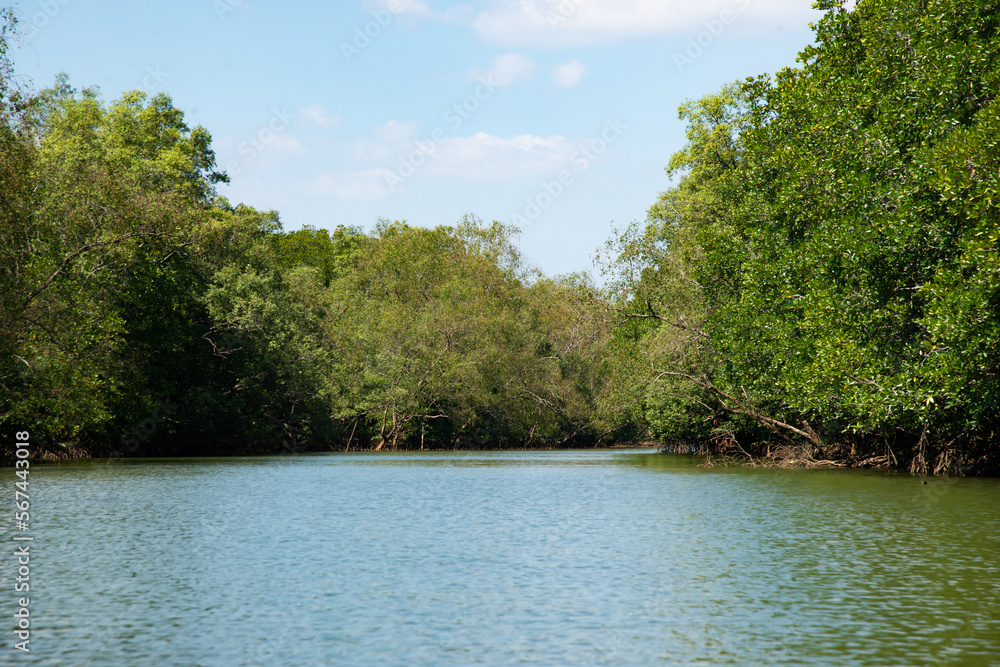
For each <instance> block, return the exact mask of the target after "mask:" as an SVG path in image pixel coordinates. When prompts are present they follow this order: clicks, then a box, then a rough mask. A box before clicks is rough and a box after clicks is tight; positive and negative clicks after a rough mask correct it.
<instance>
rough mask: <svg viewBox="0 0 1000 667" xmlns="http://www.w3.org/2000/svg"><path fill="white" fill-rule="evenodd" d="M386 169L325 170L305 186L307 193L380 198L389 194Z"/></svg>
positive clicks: (346, 197)
mask: <svg viewBox="0 0 1000 667" xmlns="http://www.w3.org/2000/svg"><path fill="white" fill-rule="evenodd" d="M389 174H391V172H390V171H389V170H387V169H364V170H362V171H357V172H354V173H340V174H338V173H334V172H331V171H325V172H323V173H322V174H320V175H319V176H318V177H316V179H315V180H313V181H312V182H311V183H309V184H307V185H306V187H305V190H306V192H308V193H309V194H316V195H326V196H333V197H336V198H338V199H380V198H382V197H385V196H387V195H389V194H390V191H389V186H388V185H387V184H386V183H387V178H386V177H387V176H388V175H389Z"/></svg>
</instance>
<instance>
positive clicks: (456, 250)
mask: <svg viewBox="0 0 1000 667" xmlns="http://www.w3.org/2000/svg"><path fill="white" fill-rule="evenodd" d="M820 6H821V7H822V8H823V9H825V10H826V15H825V17H824V18H823V19H822V20H821V21H820V22H819V24H818V25H817V26H816V27H815V30H816V40H815V43H814V44H813V45H812V46H810V47H808V48H806V49H805V50H804V51H803V52H802V54H801V55H800V59H799V65H798V66H797V67H795V68H788V69H785V70H782V71H781V72H779V73H778V74H777V75H775V76H774V77H767V76H765V77H759V78H754V79H749V80H747V81H744V82H742V83H738V84H732V85H730V86H726V87H725V88H723V89H722V90H720V91H718V92H717V93H714V94H711V95H708V96H706V97H704V98H703V99H701V100H698V101H693V102H689V103H687V104H685V105H684V106H682V107H681V109H680V117H681V118H682V119H684V120H686V121H687V123H688V142H687V145H686V146H685V147H684V148H683V149H682V150H681V151H679V152H678V153H677V154H675V155H674V156H673V157H672V158H671V159H670V163H669V165H668V167H667V173H668V175H670V176H671V177H672V178H673V179H674V180H673V183H674V185H673V186H672V187H671V188H670V189H669V190H667V191H666V192H664V193H663V194H662V195H661V196H660V197H659V199H658V200H657V201H656V203H655V204H654V205H653V206H652V208H651V209H650V211H649V215H648V218H647V220H646V221H645V223H642V224H634V225H632V226H631V227H629V228H628V229H625V230H622V231H621V232H619V233H616V234H615V236H614V237H613V238H612V239H611V240H610V241H609V242H608V244H607V247H606V248H605V251H604V252H603V253H602V255H601V264H602V270H603V271H604V272H605V275H606V283H605V285H604V286H603V287H601V288H598V287H596V286H595V285H594V284H593V283H592V282H591V281H590V279H589V278H588V277H587V276H585V275H581V276H569V277H565V278H560V279H550V278H546V277H545V276H543V275H541V274H540V273H539V272H537V271H535V270H532V269H531V268H530V267H529V266H527V265H526V264H525V263H524V261H522V259H521V257H520V256H519V254H518V252H517V250H516V247H515V245H514V243H513V239H514V235H515V234H516V230H514V229H512V228H509V227H506V226H504V225H501V224H499V223H493V224H491V225H484V224H483V223H482V222H481V221H479V220H477V219H475V218H473V217H471V216H469V217H467V218H465V219H463V220H462V221H460V222H459V223H457V224H455V225H453V226H443V227H438V228H435V229H418V228H413V227H409V226H407V225H406V224H405V223H402V222H390V221H381V222H380V223H379V224H378V225H377V226H376V228H375V229H374V230H373V231H372V232H371V233H364V232H363V231H362V230H360V229H357V228H350V227H343V226H336V227H335V228H334V230H333V231H332V232H328V231H325V230H322V229H316V228H312V227H307V228H305V229H302V230H298V231H293V232H285V231H283V230H282V227H281V224H280V221H279V218H278V215H277V213H275V212H273V211H257V210H254V209H252V208H250V207H247V206H243V205H236V206H234V205H232V204H230V203H229V202H228V201H226V199H224V198H223V197H220V196H219V195H218V193H217V192H216V189H215V188H216V186H217V185H218V184H219V183H223V182H226V181H227V177H226V176H225V174H223V173H221V172H219V171H218V170H217V169H216V165H215V155H214V153H213V151H212V147H211V137H210V135H209V134H208V132H207V131H206V130H205V129H204V128H201V127H195V128H189V127H188V126H187V125H186V124H185V122H184V118H183V114H182V113H181V112H180V111H179V110H177V109H176V108H174V107H173V105H172V103H171V101H170V99H169V98H168V97H167V96H165V95H158V96H156V97H153V98H152V99H147V98H146V96H145V95H143V94H141V93H138V92H133V93H128V94H126V95H125V96H123V97H122V98H121V99H119V100H117V101H114V102H111V103H105V102H103V101H102V100H101V99H100V97H99V95H98V94H97V91H95V90H87V89H85V90H82V91H76V90H74V89H73V88H72V87H70V85H69V83H68V82H67V81H66V80H65V79H64V78H60V79H59V80H58V81H57V82H56V85H55V86H54V87H53V88H51V89H47V90H43V91H41V92H39V93H31V94H29V93H27V92H24V91H22V90H20V89H19V88H18V87H17V86H16V85H14V83H13V82H14V81H15V79H14V78H13V73H12V71H11V69H10V66H9V62H8V61H7V60H6V58H5V57H3V56H4V53H0V70H2V71H0V80H2V84H0V113H2V116H3V117H2V122H0V225H2V226H0V254H2V255H3V258H2V262H0V364H2V366H0V392H2V393H0V424H2V425H4V426H5V427H8V428H10V427H29V426H30V427H31V428H32V429H33V430H34V431H35V432H37V433H40V434H42V435H43V436H44V437H45V438H46V441H47V442H49V443H51V445H50V446H51V447H53V448H66V449H68V450H69V451H71V452H73V453H77V454H81V455H93V456H113V455H126V456H128V455H168V454H169V455H202V454H216V453H237V452H274V451H302V450H303V449H308V448H318V449H327V450H328V449H345V448H352V449H353V448H372V449H386V448H427V449H432V448H459V447H461V448H468V447H523V446H587V445H595V444H610V443H615V442H621V441H627V442H635V441H639V440H644V439H652V440H654V441H656V442H660V443H664V444H665V445H666V446H667V448H668V449H672V450H674V451H686V452H701V453H712V454H725V455H733V456H738V457H741V458H744V459H745V458H749V459H751V460H753V461H758V460H760V459H765V460H768V461H784V462H796V463H800V464H802V463H804V464H810V463H818V462H826V463H833V464H838V465H873V466H888V467H895V468H900V469H909V470H912V471H914V472H918V473H928V472H933V473H947V474H967V473H974V472H975V473H983V472H997V470H998V463H1000V438H998V435H1000V377H998V369H1000V241H998V237H1000V213H998V207H997V204H998V201H1000V183H998V180H1000V147H998V141H1000V102H998V101H997V99H996V94H997V91H998V90H1000V2H997V1H987V0H942V1H936V2H926V1H923V0H896V1H893V2H888V1H883V0H861V1H860V2H858V3H857V6H856V7H854V8H853V9H846V8H845V7H844V3H841V2H832V1H829V0H826V1H824V2H821V3H820ZM3 25H4V28H3V29H4V31H5V32H4V39H3V40H0V48H3V49H4V50H5V49H6V46H7V43H8V42H7V37H9V34H10V30H12V26H13V23H12V18H11V16H10V14H9V12H8V14H7V16H6V22H5V23H4V24H3Z"/></svg>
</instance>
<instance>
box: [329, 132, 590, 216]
mask: <svg viewBox="0 0 1000 667" xmlns="http://www.w3.org/2000/svg"><path fill="white" fill-rule="evenodd" d="M347 148H348V150H347V152H348V158H349V161H350V162H351V163H352V164H353V165H354V168H353V170H352V169H350V168H348V169H346V170H344V171H341V172H337V173H334V172H327V173H324V174H323V175H322V176H320V177H319V178H318V179H317V180H316V181H314V182H313V183H312V184H311V185H310V186H309V188H310V190H311V191H313V192H316V193H320V194H326V195H331V196H334V197H338V198H345V199H355V198H379V197H384V196H388V195H389V194H392V193H394V192H395V193H398V192H400V191H401V190H404V189H406V188H407V187H409V186H410V184H411V183H415V182H418V181H426V180H434V179H447V180H448V181H452V180H454V179H456V178H459V179H470V180H478V181H488V182H495V181H512V180H518V179H524V178H541V177H545V176H549V175H551V174H552V173H556V172H558V171H559V170H560V169H564V168H566V166H567V165H568V164H569V161H570V156H571V155H572V154H573V152H574V151H576V150H577V148H578V147H577V146H576V145H575V144H574V143H573V142H571V141H569V140H568V139H566V138H565V137H562V136H560V135H554V136H551V137H539V136H535V135H531V134H521V135H515V136H513V137H498V136H494V135H491V134H487V133H485V132H478V133H476V134H473V135H471V136H465V137H445V138H442V139H440V140H439V141H433V140H432V139H431V137H430V136H426V135H425V134H421V133H418V132H417V126H416V125H414V124H410V123H402V122H399V121H395V120H393V121H389V122H388V123H386V124H385V125H380V126H378V127H376V128H374V129H373V130H372V133H371V135H370V136H368V137H366V138H364V139H362V140H360V141H357V142H355V143H353V144H351V145H350V146H348V147H347ZM400 177H402V178H400ZM393 183H394V184H393Z"/></svg>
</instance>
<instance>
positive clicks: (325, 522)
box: [0, 451, 1000, 667]
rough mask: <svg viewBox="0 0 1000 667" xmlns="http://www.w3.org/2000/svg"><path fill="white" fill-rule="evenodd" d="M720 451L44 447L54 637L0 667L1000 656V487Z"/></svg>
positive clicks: (37, 512) (42, 539)
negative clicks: (707, 461)
mask: <svg viewBox="0 0 1000 667" xmlns="http://www.w3.org/2000/svg"><path fill="white" fill-rule="evenodd" d="M697 463H698V461H697V460H695V459H691V458H687V457H680V456H670V455H659V454H654V453H652V452H648V451H555V452H552V451H549V452H522V451H518V452H496V453H493V452H490V453H484V452H457V453H432V454H428V453H405V454H403V453H400V454H395V453H389V454H361V453H359V454H329V455H302V456H291V457H263V458H239V459H208V460H155V461H153V460H149V461H128V462H126V461H111V462H108V461H90V462H81V463H73V464H67V465H60V466H33V467H32V469H31V492H32V493H31V501H32V520H33V524H32V534H33V535H34V538H35V541H34V542H33V544H32V561H31V578H32V582H31V613H32V621H33V622H32V630H33V632H32V637H31V648H32V652H31V654H30V655H21V654H19V652H16V651H14V650H13V649H12V645H13V642H14V641H16V640H15V639H14V635H13V632H12V631H8V633H7V634H8V636H7V637H5V639H4V641H5V647H6V648H5V649H3V652H2V653H0V664H6V662H9V663H10V664H37V665H60V666H64V665H102V666H115V665H150V666H170V665H202V666H209V665H212V666H215V665H220V666H223V665H224V666H227V667H228V666H233V665H716V664H735V665H793V664H794V665H937V664H942V665H1000V480H995V479H958V480H940V479H929V480H928V483H927V484H922V483H921V480H920V479H918V478H914V477H910V476H907V475H887V474H883V473H875V472H859V471H842V470H840V471H823V470H811V471H800V470H788V471H783V470H761V469H743V468H703V467H698V466H697ZM0 474H2V475H3V476H4V477H5V479H6V481H5V484H4V488H8V489H10V490H11V492H10V495H11V496H13V482H14V480H15V478H14V472H13V470H11V469H6V470H2V471H0ZM11 528H12V525H11V522H10V521H5V522H4V525H3V530H4V531H6V532H5V533H4V535H3V539H4V541H5V543H7V544H8V545H9V549H7V551H8V556H7V557H5V558H4V559H3V565H4V570H3V579H4V582H3V589H4V590H6V591H8V592H7V594H6V596H5V598H6V600H7V601H8V602H7V603H5V608H7V609H10V610H11V613H13V599H14V598H15V594H14V593H13V592H12V591H13V582H12V580H13V577H14V576H15V567H16V564H15V560H14V558H13V556H12V554H13V549H14V548H13V544H14V543H13V542H12V541H11V540H12V537H13V536H12V533H13V531H12V530H11ZM8 618H10V616H9V615H8ZM7 625H8V627H9V628H12V627H13V622H12V621H10V620H8V623H7Z"/></svg>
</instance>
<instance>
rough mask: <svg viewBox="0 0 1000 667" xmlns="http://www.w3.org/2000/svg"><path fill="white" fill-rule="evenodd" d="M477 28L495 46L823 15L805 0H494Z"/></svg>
mask: <svg viewBox="0 0 1000 667" xmlns="http://www.w3.org/2000/svg"><path fill="white" fill-rule="evenodd" d="M483 5H485V8H483V9H479V10H478V11H475V12H474V15H473V18H472V19H471V21H470V24H471V26H472V27H473V28H474V29H475V30H476V32H477V33H478V34H479V36H480V37H481V38H482V39H483V40H485V41H487V42H490V43H493V44H504V45H508V46H521V47H558V46H570V45H579V44H594V43H603V42H611V41H617V40H622V39H628V38H632V37H637V36H647V35H660V34H671V33H673V34H684V33H688V32H691V31H692V30H694V31H698V30H702V29H704V28H705V22H706V21H709V22H711V21H718V20H719V17H720V15H721V14H722V12H724V11H728V12H729V13H730V15H731V16H732V17H733V21H732V22H731V23H738V22H740V21H741V20H743V21H746V20H754V21H756V20H760V19H768V20H778V19H780V20H783V21H785V22H788V21H798V19H799V18H802V19H807V18H813V17H815V16H817V15H818V14H817V12H816V11H815V10H811V9H810V3H808V2H805V1H804V0H669V1H668V0H489V1H485V2H480V3H479V6H483Z"/></svg>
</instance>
